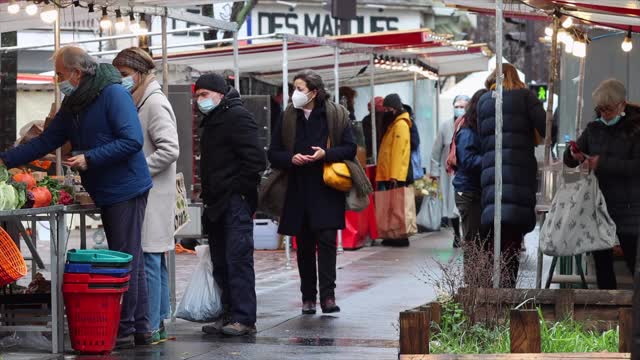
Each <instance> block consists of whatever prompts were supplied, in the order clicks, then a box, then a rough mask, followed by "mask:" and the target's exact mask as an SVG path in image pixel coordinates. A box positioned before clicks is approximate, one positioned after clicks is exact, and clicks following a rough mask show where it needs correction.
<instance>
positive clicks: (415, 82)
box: [413, 72, 418, 126]
mask: <svg viewBox="0 0 640 360" xmlns="http://www.w3.org/2000/svg"><path fill="white" fill-rule="evenodd" d="M417 102H418V73H417V72H414V73H413V113H414V114H415V113H416V109H417V105H416V103H417ZM413 126H415V124H413Z"/></svg>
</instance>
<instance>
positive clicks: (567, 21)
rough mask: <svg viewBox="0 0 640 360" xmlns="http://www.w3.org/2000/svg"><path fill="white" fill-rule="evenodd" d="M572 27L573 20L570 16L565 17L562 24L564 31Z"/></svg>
mask: <svg viewBox="0 0 640 360" xmlns="http://www.w3.org/2000/svg"><path fill="white" fill-rule="evenodd" d="M572 25H573V18H572V17H571V16H567V18H566V19H565V20H564V21H563V22H562V27H563V28H565V29H568V28H570V27H571V26H572Z"/></svg>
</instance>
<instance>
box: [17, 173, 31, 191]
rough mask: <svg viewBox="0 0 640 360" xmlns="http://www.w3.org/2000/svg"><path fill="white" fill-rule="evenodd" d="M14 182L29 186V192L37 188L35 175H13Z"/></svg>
mask: <svg viewBox="0 0 640 360" xmlns="http://www.w3.org/2000/svg"><path fill="white" fill-rule="evenodd" d="M13 181H15V182H17V183H23V184H25V185H26V186H27V190H31V189H33V188H34V187H36V179H35V178H34V177H33V175H31V174H29V173H26V172H24V173H21V174H15V175H13Z"/></svg>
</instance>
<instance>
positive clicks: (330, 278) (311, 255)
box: [296, 221, 337, 302]
mask: <svg viewBox="0 0 640 360" xmlns="http://www.w3.org/2000/svg"><path fill="white" fill-rule="evenodd" d="M336 235H337V231H336V230H317V231H313V230H311V229H310V228H309V222H308V221H305V223H304V225H303V226H302V231H300V234H299V235H298V236H297V238H296V243H297V246H298V249H297V256H298V271H299V272H300V291H301V292H302V301H312V302H315V301H316V295H317V294H318V291H317V290H316V285H317V284H318V280H319V283H320V301H321V302H324V301H325V300H327V299H329V298H332V299H335V289H336ZM316 248H317V250H318V251H317V252H318V272H317V275H316Z"/></svg>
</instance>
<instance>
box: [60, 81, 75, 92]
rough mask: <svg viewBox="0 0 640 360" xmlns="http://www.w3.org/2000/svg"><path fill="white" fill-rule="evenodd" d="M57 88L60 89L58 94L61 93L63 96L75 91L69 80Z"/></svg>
mask: <svg viewBox="0 0 640 360" xmlns="http://www.w3.org/2000/svg"><path fill="white" fill-rule="evenodd" d="M58 87H60V92H61V93H63V94H64V96H70V95H71V94H73V92H74V91H76V87H75V86H73V85H72V84H71V82H69V80H65V81H63V82H61V83H59V84H58Z"/></svg>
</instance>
